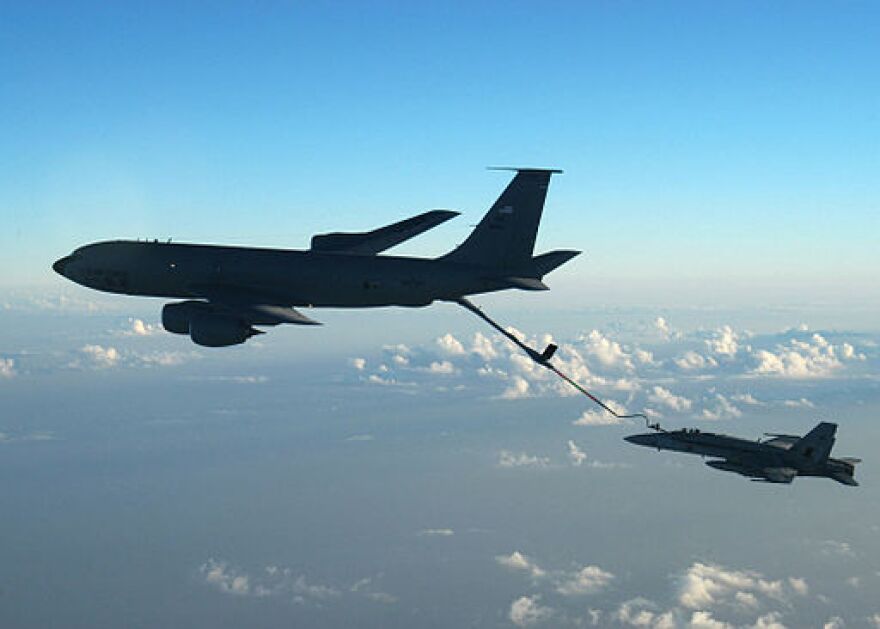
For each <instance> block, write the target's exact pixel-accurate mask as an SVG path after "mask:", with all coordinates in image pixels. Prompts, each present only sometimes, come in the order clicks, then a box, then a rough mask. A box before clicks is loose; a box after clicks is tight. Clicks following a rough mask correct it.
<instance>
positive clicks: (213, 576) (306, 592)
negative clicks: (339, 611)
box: [199, 558, 342, 603]
mask: <svg viewBox="0 0 880 629" xmlns="http://www.w3.org/2000/svg"><path fill="white" fill-rule="evenodd" d="M199 574H200V575H201V576H202V578H203V579H204V581H205V583H207V584H208V585H210V586H212V587H214V588H216V589H218V590H219V591H221V592H223V593H225V594H232V595H235V596H253V597H257V598H263V597H267V596H292V597H293V600H294V601H295V602H297V603H306V602H308V601H326V600H329V599H333V598H338V597H339V596H341V594H342V592H341V591H340V590H339V589H338V588H335V587H332V586H328V585H320V584H315V583H310V582H309V581H308V580H307V579H306V577H305V575H302V574H299V575H295V574H294V572H293V571H292V570H291V569H290V568H281V567H278V566H266V567H265V568H264V569H263V570H262V571H261V572H259V573H257V574H255V575H250V574H247V573H246V572H244V571H242V570H239V569H236V568H233V567H231V566H230V565H229V564H228V563H227V562H225V561H221V560H217V559H213V558H211V559H208V561H206V562H205V563H203V564H202V565H201V566H200V567H199Z"/></svg>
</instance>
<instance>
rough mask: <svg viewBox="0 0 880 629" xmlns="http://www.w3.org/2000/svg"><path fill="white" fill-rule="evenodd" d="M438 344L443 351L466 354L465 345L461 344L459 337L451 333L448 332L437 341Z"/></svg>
mask: <svg viewBox="0 0 880 629" xmlns="http://www.w3.org/2000/svg"><path fill="white" fill-rule="evenodd" d="M436 343H437V346H438V347H439V348H440V350H441V351H442V352H444V353H445V354H450V355H452V356H460V355H462V354H465V353H466V352H465V350H464V345H462V344H461V341H459V340H458V339H457V338H455V337H454V336H452V334H450V333H448V332H447V333H446V334H444V335H443V336H441V337H440V338H438V339H437V341H436Z"/></svg>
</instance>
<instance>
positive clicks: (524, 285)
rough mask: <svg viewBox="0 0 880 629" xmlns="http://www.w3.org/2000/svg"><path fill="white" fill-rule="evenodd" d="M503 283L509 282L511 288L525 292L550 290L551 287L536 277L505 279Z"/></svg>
mask: <svg viewBox="0 0 880 629" xmlns="http://www.w3.org/2000/svg"><path fill="white" fill-rule="evenodd" d="M501 281H502V282H507V283H508V284H509V285H510V287H511V288H521V289H523V290H550V287H549V286H547V285H546V284H545V283H544V282H542V281H541V280H539V279H537V278H535V277H505V278H503V279H502V280H501Z"/></svg>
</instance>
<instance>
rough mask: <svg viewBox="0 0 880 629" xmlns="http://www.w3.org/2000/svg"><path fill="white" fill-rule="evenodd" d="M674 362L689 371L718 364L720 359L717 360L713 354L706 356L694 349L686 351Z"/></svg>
mask: <svg viewBox="0 0 880 629" xmlns="http://www.w3.org/2000/svg"><path fill="white" fill-rule="evenodd" d="M674 362H675V364H676V365H677V366H678V367H679V369H684V370H688V371H689V370H699V369H706V368H708V367H717V366H718V361H716V360H715V359H714V358H712V357H711V356H709V357H706V356H703V355H702V354H698V353H697V352H695V351H693V350H689V351H687V352H685V353H684V354H682V355H681V356H680V357H679V358H676V359H675V361H674Z"/></svg>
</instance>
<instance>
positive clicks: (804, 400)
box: [782, 397, 816, 408]
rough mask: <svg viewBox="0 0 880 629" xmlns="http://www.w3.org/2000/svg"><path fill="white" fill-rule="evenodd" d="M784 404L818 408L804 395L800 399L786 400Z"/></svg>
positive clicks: (791, 406) (794, 406)
mask: <svg viewBox="0 0 880 629" xmlns="http://www.w3.org/2000/svg"><path fill="white" fill-rule="evenodd" d="M782 404H783V405H784V406H788V407H790V408H816V405H815V404H813V403H812V402H810V400H808V399H807V398H805V397H802V398H801V399H799V400H785V401H783V402H782Z"/></svg>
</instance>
